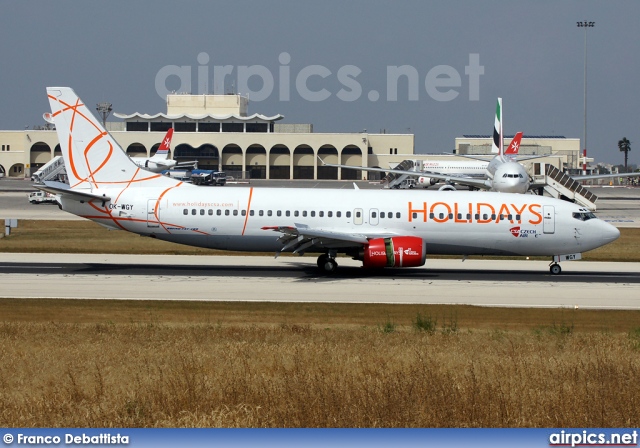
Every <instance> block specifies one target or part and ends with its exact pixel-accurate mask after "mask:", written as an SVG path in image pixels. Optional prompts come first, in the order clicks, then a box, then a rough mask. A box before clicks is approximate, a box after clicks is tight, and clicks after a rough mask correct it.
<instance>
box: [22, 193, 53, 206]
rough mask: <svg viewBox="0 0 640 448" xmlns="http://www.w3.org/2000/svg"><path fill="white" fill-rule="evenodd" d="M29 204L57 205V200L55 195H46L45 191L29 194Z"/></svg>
mask: <svg viewBox="0 0 640 448" xmlns="http://www.w3.org/2000/svg"><path fill="white" fill-rule="evenodd" d="M29 202H31V203H32V204H43V203H44V204H46V203H49V204H57V203H58V198H57V197H56V195H55V194H51V193H47V192H46V191H34V192H33V193H29Z"/></svg>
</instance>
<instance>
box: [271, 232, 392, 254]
mask: <svg viewBox="0 0 640 448" xmlns="http://www.w3.org/2000/svg"><path fill="white" fill-rule="evenodd" d="M262 230H273V231H275V232H280V233H281V234H282V235H281V236H280V238H278V240H279V241H281V242H282V244H283V246H282V249H281V250H280V252H286V251H289V250H290V251H292V252H293V253H300V254H303V253H304V251H305V250H306V249H309V248H310V247H315V248H326V249H339V248H346V247H358V246H364V245H365V244H367V243H368V242H369V239H371V238H373V237H375V238H385V237H390V236H397V235H396V234H395V233H394V234H391V233H388V232H387V233H376V234H371V235H369V234H367V235H365V234H361V233H347V232H336V231H333V230H325V229H315V228H312V227H309V226H307V225H304V224H294V225H293V226H265V227H262ZM276 257H277V255H276Z"/></svg>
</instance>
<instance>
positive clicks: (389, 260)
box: [362, 236, 427, 268]
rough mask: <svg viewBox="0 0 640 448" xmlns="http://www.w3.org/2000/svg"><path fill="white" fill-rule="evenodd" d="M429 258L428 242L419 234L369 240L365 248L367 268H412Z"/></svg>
mask: <svg viewBox="0 0 640 448" xmlns="http://www.w3.org/2000/svg"><path fill="white" fill-rule="evenodd" d="M426 258H427V243H426V242H425V241H424V240H423V239H422V238H419V237H417V236H395V237H391V238H375V239H372V240H369V245H368V246H367V247H365V249H364V256H363V259H362V261H363V266H364V267H365V268H410V267H414V266H422V265H423V264H424V262H425V260H426Z"/></svg>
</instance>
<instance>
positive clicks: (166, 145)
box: [152, 128, 173, 159]
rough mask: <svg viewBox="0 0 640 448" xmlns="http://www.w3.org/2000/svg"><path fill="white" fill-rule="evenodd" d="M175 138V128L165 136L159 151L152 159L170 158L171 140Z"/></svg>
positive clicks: (170, 129)
mask: <svg viewBox="0 0 640 448" xmlns="http://www.w3.org/2000/svg"><path fill="white" fill-rule="evenodd" d="M172 137H173V128H169V130H168V131H167V135H165V136H164V139H163V140H162V143H160V147H159V148H158V151H156V153H155V154H154V155H153V157H152V159H166V158H168V157H169V149H171V138H172Z"/></svg>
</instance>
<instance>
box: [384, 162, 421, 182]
mask: <svg viewBox="0 0 640 448" xmlns="http://www.w3.org/2000/svg"><path fill="white" fill-rule="evenodd" d="M415 167H416V163H415V162H414V161H413V160H409V159H407V160H403V161H402V162H400V163H399V164H398V166H396V167H395V168H394V169H395V170H402V171H416V169H415ZM407 177H409V176H408V175H407V174H397V173H389V174H387V175H386V176H385V177H384V178H383V179H382V182H381V183H383V184H385V185H386V188H398V187H399V186H400V184H401V183H402V181H403V180H405V179H406V178H407Z"/></svg>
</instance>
